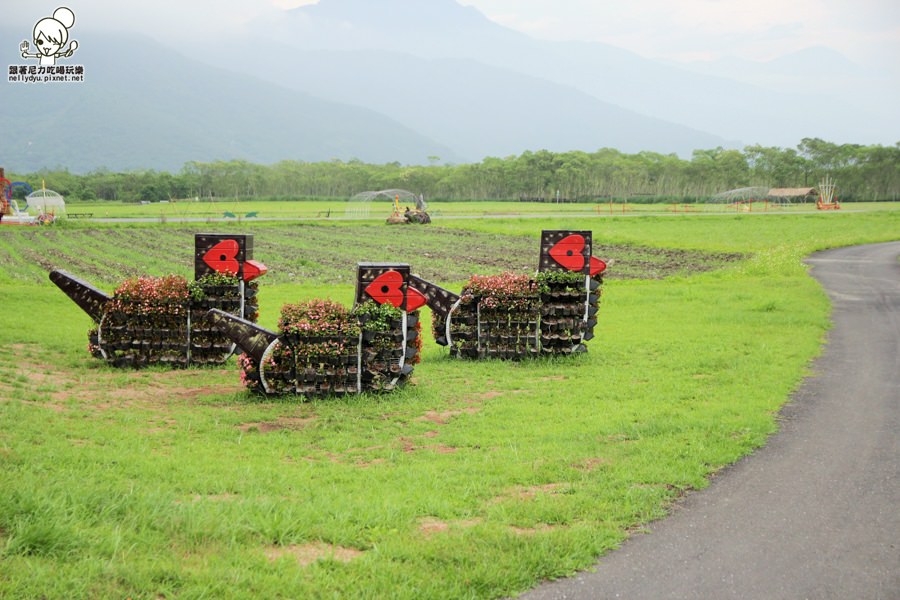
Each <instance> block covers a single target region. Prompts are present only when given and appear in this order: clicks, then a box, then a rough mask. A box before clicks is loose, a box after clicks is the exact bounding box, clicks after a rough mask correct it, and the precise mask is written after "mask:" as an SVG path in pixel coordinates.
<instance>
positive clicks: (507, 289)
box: [413, 230, 606, 359]
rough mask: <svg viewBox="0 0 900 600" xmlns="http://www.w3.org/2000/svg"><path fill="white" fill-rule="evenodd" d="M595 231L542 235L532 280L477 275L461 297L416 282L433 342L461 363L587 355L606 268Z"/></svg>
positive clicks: (425, 283) (431, 285)
mask: <svg viewBox="0 0 900 600" xmlns="http://www.w3.org/2000/svg"><path fill="white" fill-rule="evenodd" d="M591 237H592V235H591V232H589V231H568V230H544V231H543V232H541V251H540V256H539V263H538V273H537V275H536V276H535V277H534V278H533V279H529V278H528V277H527V276H524V275H516V274H514V273H504V274H502V275H497V276H493V277H479V276H472V278H471V279H470V280H469V283H468V284H467V285H466V286H465V287H464V288H463V290H462V292H461V294H460V295H459V296H456V295H455V294H453V293H452V292H448V291H447V290H444V289H443V288H440V287H438V286H435V285H434V284H430V283H428V282H426V281H423V280H421V279H418V278H415V277H414V278H413V283H414V284H415V285H419V286H421V288H422V291H423V293H424V295H425V296H426V298H427V301H428V304H429V306H430V307H431V309H432V319H433V320H432V326H433V331H434V338H435V341H436V342H437V343H438V344H439V345H442V346H449V348H450V356H452V357H457V358H471V359H481V358H507V359H509V358H512V359H519V358H524V357H527V356H534V355H538V354H542V355H547V354H564V355H565V354H573V353H577V352H586V351H587V346H586V345H585V342H586V341H588V340H590V339H592V338H593V337H594V326H595V325H596V324H597V318H596V317H597V312H598V308H599V303H600V292H601V286H602V284H603V271H604V270H605V269H606V263H605V262H604V261H602V260H600V259H598V258H595V257H593V256H591V245H592V240H591Z"/></svg>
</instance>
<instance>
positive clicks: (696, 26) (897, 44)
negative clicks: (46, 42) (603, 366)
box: [3, 0, 900, 71]
mask: <svg viewBox="0 0 900 600" xmlns="http://www.w3.org/2000/svg"><path fill="white" fill-rule="evenodd" d="M315 1H316V0H144V1H142V2H134V1H133V0H128V1H122V0H56V1H54V0H50V1H48V0H41V1H40V2H35V1H34V0H4V3H3V4H4V8H3V21H4V25H6V26H10V25H17V24H21V26H22V27H27V26H28V25H29V23H30V24H33V23H34V22H35V21H36V20H37V19H38V18H40V17H42V16H49V13H52V12H53V10H54V9H55V7H56V6H59V5H60V4H62V5H67V6H69V7H70V8H71V9H72V10H73V11H74V12H75V14H76V16H77V18H78V23H77V24H76V25H81V26H83V27H85V28H93V27H104V28H105V27H113V28H116V29H120V30H123V29H124V30H140V31H143V32H145V33H148V34H150V35H151V36H153V37H156V38H158V39H166V38H169V39H172V38H174V37H176V36H182V35H190V34H191V32H193V33H194V34H195V35H201V34H206V33H210V32H211V31H214V30H217V29H223V30H224V29H225V28H228V27H233V26H236V25H239V24H240V23H242V22H244V21H246V20H248V19H251V18H254V17H256V16H259V15H260V14H262V13H265V12H267V11H271V10H278V9H284V8H292V7H296V6H300V5H303V4H314V3H315ZM371 1H372V2H377V1H378V0H371ZM420 1H422V2H428V1H429V0H420ZM458 1H459V2H460V4H465V5H471V6H474V7H476V8H477V9H478V10H480V11H481V12H482V13H484V14H485V15H486V16H488V17H489V18H491V19H492V20H494V21H496V22H498V23H501V24H503V25H505V26H507V27H510V28H512V29H516V30H519V31H522V32H525V33H528V34H530V35H532V36H534V37H539V38H543V39H554V40H588V41H599V42H605V43H609V44H612V45H615V46H619V47H622V48H625V49H628V50H632V51H634V52H637V53H639V54H641V55H643V56H646V57H649V58H658V59H666V60H681V61H684V60H710V59H716V58H720V57H725V56H734V57H739V58H745V59H750V60H768V59H770V58H774V57H776V56H778V55H781V54H784V53H787V52H791V51H794V50H799V49H802V48H805V47H808V46H815V45H824V46H830V47H832V48H834V49H836V50H838V51H840V52H842V53H843V54H845V55H847V56H848V57H849V58H851V59H853V60H854V61H857V62H860V63H880V64H881V66H888V67H890V66H895V67H896V68H897V71H900V66H898V64H900V0H602V1H601V0H458ZM42 10H43V11H46V12H47V13H48V15H41V14H38V13H40V12H41V11H42ZM4 44H5V45H8V44H9V42H7V41H4ZM15 45H16V46H17V44H15Z"/></svg>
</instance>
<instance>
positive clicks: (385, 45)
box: [252, 0, 897, 145]
mask: <svg viewBox="0 0 900 600" xmlns="http://www.w3.org/2000/svg"><path fill="white" fill-rule="evenodd" d="M252 32H253V34H254V35H258V36H261V37H259V38H258V39H259V40H260V43H262V42H261V40H263V39H264V38H265V36H267V35H271V36H272V37H274V38H276V39H278V40H279V42H280V43H284V44H291V45H293V46H294V47H295V48H303V49H379V50H387V51H392V52H406V53H411V54H415V55H417V56H421V57H427V58H469V59H473V60H477V61H478V62H481V63H483V64H485V65H493V66H497V67H502V68H506V69H512V70H514V71H517V72H520V73H524V74H528V75H531V76H534V77H539V78H542V79H546V80H548V81H551V82H555V83H557V84H562V85H565V86H570V87H574V88H577V89H580V90H582V91H584V92H586V93H589V94H591V95H593V96H594V97H596V98H598V99H600V100H602V101H604V102H607V103H609V104H615V105H618V106H621V107H623V108H626V109H628V110H632V111H634V112H637V113H641V114H644V115H648V116H653V117H654V118H657V119H663V120H667V121H672V122H673V123H679V124H682V125H686V126H690V127H692V128H694V129H698V130H702V131H707V132H710V133H713V134H715V135H717V136H721V137H723V138H726V139H740V140H743V141H745V142H747V143H754V142H761V143H767V144H788V145H793V144H795V143H796V142H797V141H798V140H799V139H800V138H801V137H803V136H808V135H816V136H820V137H826V138H831V139H836V140H843V139H846V138H856V139H860V138H863V139H878V138H879V137H883V136H884V127H885V125H886V123H885V119H886V118H887V119H892V120H891V121H890V126H894V127H896V125H897V117H896V115H884V114H881V115H872V114H867V111H866V110H865V109H864V108H863V107H864V106H866V103H865V102H862V99H861V98H860V96H861V95H860V94H848V93H839V92H842V91H844V92H846V89H845V88H844V87H843V86H842V83H841V79H840V77H839V76H838V78H837V79H835V80H833V83H832V85H831V87H830V89H829V90H827V91H825V92H819V93H816V94H815V95H813V94H811V93H810V92H809V90H808V88H806V87H804V86H803V85H795V86H791V85H784V84H783V82H780V84H776V85H772V86H768V87H764V86H761V85H752V84H750V83H746V82H741V81H738V80H739V79H741V78H740V77H739V76H737V75H735V76H733V77H723V76H722V73H721V72H720V73H718V74H717V75H709V74H703V73H698V72H694V71H691V70H688V69H686V68H681V67H677V66H673V65H668V64H662V63H659V62H655V61H652V60H648V59H645V58H643V57H640V56H638V55H636V54H634V53H631V52H627V51H625V50H622V49H619V48H615V47H613V46H609V45H605V44H599V43H580V42H548V41H540V40H535V39H533V38H530V37H529V36H526V35H524V34H520V33H517V32H514V31H512V30H509V29H507V28H504V27H502V26H500V25H497V24H496V23H493V22H491V21H489V20H488V19H487V18H485V17H484V16H483V15H481V14H480V13H479V12H478V11H477V10H475V9H474V8H471V7H463V6H461V5H459V4H457V3H456V2H455V1H454V0H431V1H429V2H418V1H416V0H381V1H379V2H370V1H368V0H320V2H319V3H318V4H315V5H308V6H302V7H300V8H297V9H294V10H292V11H288V12H287V14H286V15H284V16H283V18H281V19H279V20H275V21H273V20H267V21H265V22H261V23H257V24H256V25H255V27H254V28H253V29H252ZM832 62H834V61H832ZM832 62H829V64H832ZM839 62H840V61H837V62H834V64H835V65H836V67H835V69H836V70H838V71H840V69H841V68H842V66H841V65H840V64H839ZM775 67H777V65H775V66H773V68H775ZM860 75H861V76H862V75H864V74H863V73H860ZM753 81H755V82H760V81H762V80H760V79H758V78H757V79H755V80H753ZM424 83H431V81H430V80H429V81H427V82H424ZM857 99H860V101H859V102H857V101H856V100H857Z"/></svg>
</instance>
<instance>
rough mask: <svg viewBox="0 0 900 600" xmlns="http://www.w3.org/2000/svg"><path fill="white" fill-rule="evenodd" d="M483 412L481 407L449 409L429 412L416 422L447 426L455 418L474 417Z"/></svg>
mask: <svg viewBox="0 0 900 600" xmlns="http://www.w3.org/2000/svg"><path fill="white" fill-rule="evenodd" d="M479 411H481V407H479V406H465V407H463V408H456V409H449V410H442V411H437V410H429V411H428V412H426V413H425V414H424V415H422V416H421V417H419V418H418V419H416V421H421V422H426V421H427V422H429V423H434V424H436V425H446V424H447V423H449V422H450V421H451V420H452V419H453V418H454V417H458V416H460V415H474V414H476V413H478V412H479Z"/></svg>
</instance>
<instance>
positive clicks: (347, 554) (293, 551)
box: [266, 542, 365, 567]
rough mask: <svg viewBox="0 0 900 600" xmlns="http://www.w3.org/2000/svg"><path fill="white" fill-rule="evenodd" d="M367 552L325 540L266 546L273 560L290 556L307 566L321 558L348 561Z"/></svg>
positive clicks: (302, 565)
mask: <svg viewBox="0 0 900 600" xmlns="http://www.w3.org/2000/svg"><path fill="white" fill-rule="evenodd" d="M363 554H365V553H364V552H363V551H362V550H357V549H356V548H347V547H344V546H335V545H333V544H326V543H325V542H315V543H312V544H294V545H291V546H270V547H269V548H266V558H268V559H269V560H270V561H271V562H275V561H276V560H279V559H282V558H284V557H289V558H292V559H294V560H296V561H297V563H298V564H299V565H300V566H301V567H306V566H309V565H311V564H313V563H314V562H317V561H320V560H334V561H338V562H343V563H348V562H350V561H352V560H355V559H357V558H359V557H361V556H363Z"/></svg>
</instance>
